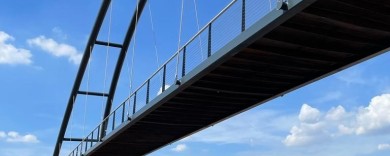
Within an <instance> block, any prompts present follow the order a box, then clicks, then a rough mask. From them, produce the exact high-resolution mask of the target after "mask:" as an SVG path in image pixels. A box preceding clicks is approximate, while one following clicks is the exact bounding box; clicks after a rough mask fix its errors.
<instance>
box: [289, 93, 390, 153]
mask: <svg viewBox="0 0 390 156" xmlns="http://www.w3.org/2000/svg"><path fill="white" fill-rule="evenodd" d="M298 118H299V121H300V122H299V123H298V124H296V125H294V126H293V127H292V128H291V129H290V134H289V135H287V136H286V137H285V139H284V140H283V141H282V142H283V143H284V144H285V145H286V146H301V145H309V144H311V143H313V142H318V141H320V140H324V139H332V138H335V137H340V136H342V135H364V134H387V133H388V132H389V131H390V94H383V95H380V96H376V97H374V98H372V100H371V102H370V103H369V104H368V106H367V107H362V108H360V109H359V110H358V111H351V112H347V111H346V110H345V109H344V107H342V106H337V107H334V108H331V109H330V110H329V111H328V112H325V113H321V112H320V111H319V110H318V109H316V108H313V107H311V106H309V105H307V104H304V105H302V108H301V111H300V113H299V116H298Z"/></svg>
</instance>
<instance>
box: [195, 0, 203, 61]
mask: <svg viewBox="0 0 390 156" xmlns="http://www.w3.org/2000/svg"><path fill="white" fill-rule="evenodd" d="M194 9H195V18H196V26H197V27H198V32H199V30H200V26H199V18H198V7H197V2H196V0H194ZM199 47H200V55H201V57H202V60H203V59H204V57H203V47H202V37H201V36H199Z"/></svg>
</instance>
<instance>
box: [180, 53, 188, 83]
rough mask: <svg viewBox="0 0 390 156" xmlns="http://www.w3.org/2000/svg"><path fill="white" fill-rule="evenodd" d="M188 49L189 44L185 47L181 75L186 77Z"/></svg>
mask: <svg viewBox="0 0 390 156" xmlns="http://www.w3.org/2000/svg"><path fill="white" fill-rule="evenodd" d="M186 51H187V46H185V47H184V48H183V67H182V68H183V69H182V70H181V72H182V73H181V77H184V75H186Z"/></svg>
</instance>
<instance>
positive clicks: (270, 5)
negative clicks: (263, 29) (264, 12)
mask: <svg viewBox="0 0 390 156" xmlns="http://www.w3.org/2000/svg"><path fill="white" fill-rule="evenodd" d="M268 2H269V11H271V10H272V3H271V0H268Z"/></svg>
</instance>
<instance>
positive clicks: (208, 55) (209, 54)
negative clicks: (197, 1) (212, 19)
mask: <svg viewBox="0 0 390 156" xmlns="http://www.w3.org/2000/svg"><path fill="white" fill-rule="evenodd" d="M211 25H212V23H210V24H209V34H208V38H207V40H208V42H207V43H208V44H207V57H210V56H211Z"/></svg>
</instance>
